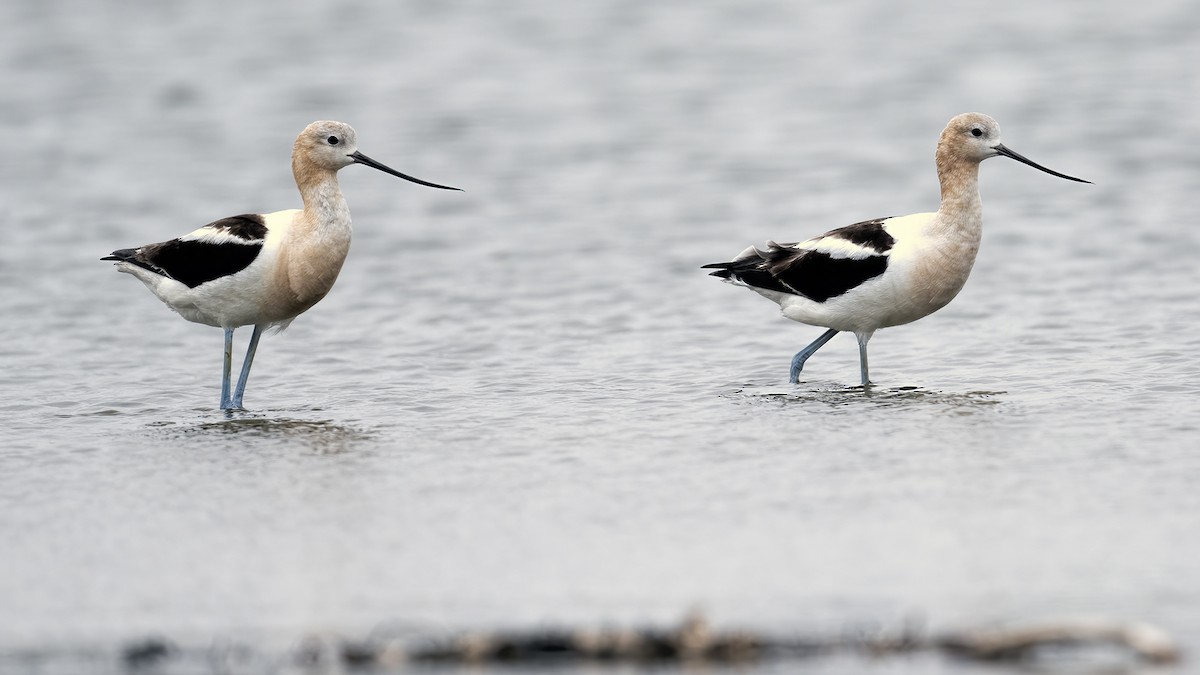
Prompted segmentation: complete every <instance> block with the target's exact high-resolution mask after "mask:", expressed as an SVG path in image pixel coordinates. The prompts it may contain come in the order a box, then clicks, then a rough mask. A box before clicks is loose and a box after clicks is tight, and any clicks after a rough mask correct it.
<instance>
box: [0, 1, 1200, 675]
mask: <svg viewBox="0 0 1200 675" xmlns="http://www.w3.org/2000/svg"><path fill="white" fill-rule="evenodd" d="M0 19H3V21H2V22H0V25H2V26H3V28H0V55H2V56H3V61H2V64H3V65H2V66H0V85H2V86H3V92H4V95H3V96H2V97H0V115H2V118H3V120H4V122H5V130H6V132H7V133H6V136H5V137H6V139H7V150H6V152H5V157H6V160H5V161H4V162H2V163H0V195H2V197H3V199H2V200H0V215H2V216H3V222H4V239H5V244H4V246H3V247H0V288H3V294H2V295H0V316H2V317H3V318H4V321H3V322H2V323H0V368H2V372H0V393H2V396H3V398H2V401H0V412H2V413H3V418H4V425H3V431H0V439H2V444H3V449H2V450H0V514H2V515H0V536H2V537H3V541H4V547H3V554H2V555H0V598H3V601H2V602H0V652H2V653H3V654H6V655H9V656H6V657H4V658H0V669H14V670H19V669H20V666H19V663H21V662H20V661H19V660H14V658H15V657H12V656H11V655H12V654H23V655H29V654H33V655H35V657H36V658H37V659H41V660H42V661H39V662H40V663H43V664H44V663H57V662H65V663H68V664H73V663H75V662H74V661H72V659H74V658H76V655H78V654H81V653H82V654H100V656H99V657H98V659H99V661H98V663H100V664H104V663H109V661H107V660H105V659H106V658H107V657H105V656H104V655H106V654H113V653H116V652H117V650H118V649H119V648H120V646H121V645H123V644H127V642H128V641H130V640H136V639H139V638H141V637H144V636H146V635H163V636H167V637H169V638H170V639H171V640H173V641H175V642H177V643H179V644H198V645H204V644H208V643H210V642H211V641H212V640H214V639H217V640H220V639H227V638H231V636H232V638H236V639H241V638H242V637H243V636H261V644H263V645H266V646H263V647H262V648H261V652H262V654H264V655H265V656H264V658H273V655H275V654H280V653H285V652H286V650H287V648H288V645H290V644H293V643H294V641H295V640H297V639H299V638H300V637H301V636H304V635H308V634H312V633H314V632H323V631H333V632H338V633H342V634H346V635H365V634H367V633H368V632H369V631H370V630H371V629H372V628H373V627H376V626H378V625H380V624H382V623H385V622H389V621H404V622H413V623H414V624H419V625H423V626H431V627H433V628H434V629H446V630H459V629H462V628H470V627H496V626H518V627H519V626H536V625H540V624H542V623H545V622H555V623H564V624H576V623H578V624H584V625H595V624H602V623H619V624H626V623H628V624H637V623H667V622H671V621H674V620H676V619H678V618H679V617H680V616H681V615H682V614H683V613H684V612H685V611H687V610H688V609H690V608H694V607H696V608H701V609H703V610H704V611H706V612H707V613H708V614H709V615H710V616H711V617H712V619H713V620H714V622H715V623H717V624H718V625H736V626H749V627H752V628H760V629H763V630H772V631H789V630H797V631H805V630H837V629H839V628H841V627H844V626H849V625H858V624H862V623H864V622H865V623H871V622H882V623H885V624H886V623H888V622H900V621H902V620H903V619H904V618H905V617H908V616H912V615H919V616H923V617H925V618H926V619H927V620H928V622H929V623H930V624H931V625H932V626H933V627H935V628H940V627H961V626H968V625H978V624H982V623H988V622H991V621H994V620H1003V619H1021V618H1040V617H1043V616H1047V615H1060V614H1079V613H1083V614H1101V615H1106V616H1112V617H1116V618H1120V619H1141V620H1147V621H1151V622H1153V623H1156V624H1158V625H1160V626H1162V627H1163V628H1164V629H1166V630H1168V631H1169V632H1171V633H1172V634H1173V635H1175V636H1176V637H1177V638H1178V639H1179V640H1180V641H1181V642H1182V643H1183V645H1184V647H1185V648H1187V649H1189V650H1190V651H1192V652H1193V653H1195V652H1197V651H1198V650H1200V642H1198V641H1197V640H1198V638H1197V637H1196V636H1197V635H1200V584H1198V583H1197V575H1196V559H1197V557H1198V556H1200V544H1198V543H1197V542H1200V539H1197V537H1196V532H1197V531H1198V526H1200V516H1198V514H1200V496H1198V495H1200V492H1197V490H1196V488H1195V485H1196V481H1197V478H1198V476H1200V458H1198V456H1197V450H1196V449H1197V446H1198V445H1200V443H1198V442H1197V441H1198V438H1200V428H1198V427H1200V414H1198V413H1200V410H1198V408H1197V403H1196V401H1197V395H1198V394H1200V359H1198V354H1200V332H1198V331H1197V330H1196V329H1197V324H1198V321H1200V304H1198V303H1197V294H1198V292H1200V276H1198V275H1197V272H1196V267H1195V265H1193V264H1192V263H1191V261H1190V256H1191V253H1192V252H1193V251H1195V250H1197V248H1200V234H1198V232H1200V229H1198V228H1197V227H1196V223H1195V221H1196V216H1195V209H1194V205H1193V202H1194V200H1195V196H1196V195H1197V194H1198V193H1200V156H1198V155H1197V153H1196V152H1195V149H1196V148H1197V147H1200V116H1197V115H1196V113H1195V110H1196V107H1197V104H1200V75H1198V73H1200V71H1198V70H1197V69H1196V67H1195V64H1196V63H1200V39H1197V36H1198V35H1200V8H1198V7H1197V6H1196V5H1195V3H1189V2H1185V1H1182V0H1181V1H1179V2H1168V1H1158V0H1152V1H1149V2H1139V3H1136V4H1128V3H1118V2H1101V3H1092V4H1090V5H1088V7H1087V8H1086V9H1082V8H1079V7H1073V6H1068V5H1062V6H1058V5H1053V4H1051V3H1035V2H1015V3H1009V4H1007V5H1005V6H1003V7H1001V6H987V7H986V8H984V7H980V8H977V9H975V10H970V9H967V8H965V7H961V6H960V5H958V4H954V3H924V4H919V5H912V6H910V5H905V4H895V3H883V2H877V1H876V2H870V1H867V0H854V1H849V2H842V3H838V4H837V5H836V7H834V6H830V7H819V6H810V3H768V2H732V1H731V2H703V3H642V2H572V3H540V2H532V1H531V2H507V3H486V2H474V3H473V2H442V3H393V4H392V5H391V6H389V8H387V9H384V8H382V7H381V6H378V5H376V4H371V3H366V2H338V3H332V2H329V3H326V2H307V3H285V2H279V1H274V0H273V1H270V2H255V3H232V2H219V3H150V2H138V3H117V2H91V3H82V2H68V1H66V0H16V1H11V2H7V3H5V4H4V5H3V6H0ZM966 110H980V111H983V112H987V113H989V114H991V115H993V116H994V117H996V118H997V119H998V120H999V121H1000V123H1001V124H1002V125H1003V128H1004V131H1005V136H1004V138H1005V142H1006V144H1007V145H1009V146H1010V147H1012V148H1014V149H1016V150H1017V151H1019V152H1021V153H1024V154H1026V155H1028V156H1030V157H1032V158H1033V159H1034V160H1036V161H1039V162H1042V163H1045V164H1046V165H1048V166H1050V167H1053V168H1055V169H1058V170H1060V171H1064V172H1067V173H1070V174H1073V175H1080V176H1082V177H1084V178H1087V179H1089V180H1092V181H1094V182H1095V185H1091V186H1088V185H1079V184H1074V183H1068V182H1065V181H1060V180H1057V179H1055V178H1052V177H1050V176H1047V175H1045V174H1042V173H1039V172H1036V171H1033V170H1031V169H1029V168H1027V167H1023V166H1021V165H1019V164H1017V163H1015V162H1009V161H1006V160H1000V159H997V160H993V161H989V162H987V163H986V164H985V165H984V167H983V169H982V172H981V174H982V191H983V197H984V203H985V221H986V225H985V235H984V244H983V249H982V251H981V254H980V258H979V261H978V263H977V265H976V267H975V271H974V273H973V276H972V278H971V280H970V282H969V283H968V284H967V286H966V288H965V290H964V291H963V293H962V294H961V295H960V297H959V298H958V299H957V300H956V301H955V302H954V303H953V304H951V305H950V306H949V307H947V308H946V309H944V310H942V311H941V312H939V313H938V314H936V315H934V316H932V317H929V318H927V319H924V320H922V321H920V322H918V323H916V324H913V325H910V326H905V327H899V328H895V329H889V330H884V331H881V332H880V333H878V334H877V335H876V337H875V338H874V340H873V341H872V343H871V347H872V351H871V356H872V376H873V379H874V380H875V381H876V382H877V384H878V386H877V387H875V388H874V389H872V390H870V391H863V390H862V389H861V388H858V387H854V386H851V385H853V384H855V383H856V382H857V379H858V368H857V350H856V349H855V346H854V340H853V338H851V337H845V336H839V337H838V338H836V339H835V340H834V341H833V342H831V343H830V344H829V345H828V346H827V347H825V348H824V349H823V350H822V351H821V352H820V353H819V354H818V355H817V356H815V357H814V358H813V359H812V360H811V361H810V362H809V364H808V366H807V368H806V371H805V382H803V383H802V384H800V385H796V386H793V385H788V384H787V383H786V378H787V369H788V362H789V359H790V358H791V355H792V354H793V353H794V352H795V351H796V350H797V349H799V348H800V347H801V346H803V345H804V344H806V343H807V342H808V341H810V340H812V339H813V338H814V337H816V335H818V334H819V332H820V329H816V328H810V327H805V326H801V325H798V324H794V323H792V322H790V321H787V320H785V319H783V318H781V317H780V316H779V315H778V312H777V309H776V308H775V307H774V306H773V305H772V304H771V303H769V302H767V301H765V300H763V299H761V298H759V297H757V296H755V295H754V294H752V293H749V292H747V291H745V290H743V289H737V288H733V287H730V286H727V285H724V284H721V283H718V282H717V281H716V280H714V279H711V278H709V277H707V276H705V275H704V273H703V272H702V271H701V270H700V269H698V268H699V266H700V265H701V264H704V263H708V262H714V261H719V260H725V259H727V258H728V257H729V256H731V255H733V254H735V253H736V252H737V251H739V250H741V248H743V247H744V246H746V245H748V244H752V243H762V242H763V241H765V240H767V239H778V240H784V241H787V240H795V239H800V238H804V237H807V236H810V235H812V234H816V233H818V232H821V231H824V230H826V229H829V228H831V227H835V226H838V225H842V224H846V223H850V222H854V221H857V220H862V219H865V218H870V217H877V216H883V215H892V214H902V213H910V212H917V211H926V210H932V209H933V208H935V207H936V198H937V185H936V182H935V177H934V172H933V166H932V154H933V144H934V141H935V140H936V137H937V134H938V132H939V131H940V130H941V128H942V126H943V125H944V124H945V122H946V120H947V119H949V118H950V117H951V116H953V115H954V114H957V113H959V112H963V111H966ZM321 118H333V119H341V120H344V121H347V122H350V123H351V124H353V125H355V127H356V128H357V130H358V133H359V138H360V145H361V148H362V150H363V151H364V152H365V153H367V154H369V155H371V156H372V157H374V158H376V159H379V160H380V161H383V162H385V163H387V164H389V165H391V166H395V167H396V168H398V169H400V170H401V171H405V172H409V173H412V174H414V175H417V176H419V177H422V178H425V179H428V180H432V181H435V182H440V183H448V184H451V185H457V186H461V187H463V188H465V189H466V192H465V193H463V194H458V193H454V194H449V193H444V192H440V191H435V190H427V189H424V188H420V187H418V186H415V185H411V184H409V183H404V182H401V181H397V180H394V179H392V178H390V177H387V176H385V175H383V174H379V173H376V172H372V171H367V170H365V169H359V168H357V167H352V168H350V169H348V170H346V171H345V172H343V173H342V175H341V179H342V185H343V189H344V191H345V192H346V194H347V198H348V199H349V201H350V204H351V208H352V211H353V214H354V221H355V228H356V229H355V242H354V246H353V249H352V252H351V255H350V259H349V260H348V261H347V264H346V267H345V269H344V271H343V273H342V276H341V278H340V280H339V282H338V285H337V287H335V289H334V291H333V292H332V293H331V294H330V296H329V297H328V298H326V299H325V300H324V301H323V302H322V303H321V304H320V305H318V306H317V307H316V308H314V309H313V310H312V311H310V312H309V313H308V314H306V315H304V316H302V317H301V318H300V319H298V320H297V321H296V322H295V324H293V326H292V327H291V328H289V329H288V330H287V332H286V333H284V334H283V335H281V336H267V337H266V338H264V341H263V344H262V346H261V348H260V351H259V356H258V359H257V360H256V362H255V369H254V373H253V376H252V377H251V381H250V386H249V388H248V390H247V395H246V404H247V406H248V407H249V408H250V410H249V412H246V413H244V414H236V415H233V416H232V417H227V416H226V415H223V414H222V413H220V412H219V411H217V410H215V409H214V408H215V406H216V404H217V400H218V393H219V392H218V386H219V375H220V361H221V333H220V331H217V330H213V329H209V328H207V327H203V326H198V325H194V324H189V323H187V322H184V321H182V320H180V319H179V318H178V317H176V316H174V315H173V314H171V313H170V312H169V311H168V310H167V309H165V308H164V307H163V306H162V305H161V303H159V302H158V300H156V299H155V298H153V297H152V296H151V295H150V294H149V293H147V292H146V290H145V289H144V288H143V287H142V286H141V284H139V283H137V282H136V281H135V280H134V279H132V278H129V277H127V276H125V275H120V274H117V273H115V272H114V271H113V270H112V269H111V267H110V266H109V265H108V263H102V262H100V261H99V260H98V258H99V257H100V256H102V255H105V254H107V253H108V252H109V251H111V250H113V249H115V248H122V247H127V246H131V245H137V244H141V243H147V242H151V241H159V240H162V239H166V238H169V237H172V236H176V235H179V234H182V233H184V232H187V231H189V230H191V229H193V228H194V227H196V226H198V225H200V224H203V223H206V222H209V221H211V220H214V219H216V218H219V217H222V216H226V215H231V214H234V213H241V212H247V211H270V210H276V209H281V208H290V207H294V206H297V205H298V202H299V199H298V196H297V195H296V194H295V188H294V186H293V185H292V182H291V176H290V172H289V170H288V168H289V167H288V163H287V159H288V153H289V151H290V148H291V143H292V139H293V138H294V136H295V134H296V133H297V132H298V131H299V130H300V129H301V128H303V126H304V125H305V124H307V123H308V122H310V121H312V120H314V119H321ZM243 332H247V331H243ZM245 339H246V336H245V335H243V336H241V340H243V341H244V340H245ZM247 639H250V638H247ZM253 639H254V640H257V639H258V638H257V637H254V638H253ZM80 658H83V657H80ZM89 663H90V662H89ZM1192 663H1193V664H1194V661H1193V662H1192ZM5 664H7V665H5ZM92 665H93V666H95V665H96V663H92ZM812 665H813V667H814V671H813V672H868V671H869V672H876V671H878V672H910V671H911V672H934V671H939V669H942V670H945V672H961V671H960V670H958V669H957V667H956V666H952V665H947V664H945V663H942V662H940V661H938V660H936V659H933V660H926V659H922V660H918V661H915V662H914V661H903V660H901V661H894V660H893V661H889V660H881V661H863V660H851V661H850V662H847V661H845V660H839V659H833V660H826V661H822V662H819V663H817V664H812ZM821 669H823V670H821ZM988 672H996V671H994V670H989V671H988Z"/></svg>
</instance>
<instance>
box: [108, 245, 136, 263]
mask: <svg viewBox="0 0 1200 675" xmlns="http://www.w3.org/2000/svg"><path fill="white" fill-rule="evenodd" d="M136 255H137V249H136V248H123V249H119V250H116V251H113V252H112V254H111V255H106V256H104V257H103V258H101V260H120V261H124V262H133V258H134V256H136Z"/></svg>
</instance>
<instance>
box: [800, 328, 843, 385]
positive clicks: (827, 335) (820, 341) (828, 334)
mask: <svg viewBox="0 0 1200 675" xmlns="http://www.w3.org/2000/svg"><path fill="white" fill-rule="evenodd" d="M837 334H838V332H837V331H836V330H834V329H832V328H830V329H829V330H827V331H825V332H824V333H821V337H819V338H817V339H816V340H813V341H812V343H811V344H809V345H808V346H807V347H805V348H804V349H801V350H800V351H798V352H796V355H795V356H793V357H792V370H791V372H790V373H788V382H791V383H792V384H796V383H797V382H799V381H800V371H801V370H804V362H805V361H807V360H808V357H810V356H812V355H813V354H815V353H816V352H817V350H818V349H820V348H821V347H824V346H825V343H826V342H829V341H830V340H832V339H833V336H834V335H837Z"/></svg>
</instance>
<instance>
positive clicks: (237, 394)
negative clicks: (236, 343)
mask: <svg viewBox="0 0 1200 675" xmlns="http://www.w3.org/2000/svg"><path fill="white" fill-rule="evenodd" d="M262 331H263V325H262V324H256V325H255V326H254V332H253V333H251V334H250V345H249V346H247V347H246V359H245V360H244V361H242V374H241V375H238V382H237V389H234V390H233V407H234V408H241V407H242V394H245V393H246V380H248V379H250V364H252V363H254V352H255V351H257V350H258V338H260V337H262Z"/></svg>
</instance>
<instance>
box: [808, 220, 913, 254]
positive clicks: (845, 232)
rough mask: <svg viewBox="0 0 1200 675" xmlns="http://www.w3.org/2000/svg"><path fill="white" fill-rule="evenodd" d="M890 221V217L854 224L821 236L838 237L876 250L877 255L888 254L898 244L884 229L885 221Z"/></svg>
mask: <svg viewBox="0 0 1200 675" xmlns="http://www.w3.org/2000/svg"><path fill="white" fill-rule="evenodd" d="M889 219H890V217H889V218H876V219H875V220H864V221H862V222H861V223H854V224H853V225H847V226H845V227H839V228H838V229H836V230H830V231H829V232H826V233H825V234H823V235H821V238H822V239H824V238H825V237H837V238H838V239H845V240H846V241H849V242H851V243H854V244H858V245H859V246H862V247H864V248H870V249H874V250H875V251H876V252H877V253H887V252H888V251H890V250H892V246H894V245H895V244H896V240H895V239H893V238H892V235H890V234H888V233H887V230H885V229H883V221H885V220H889Z"/></svg>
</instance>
